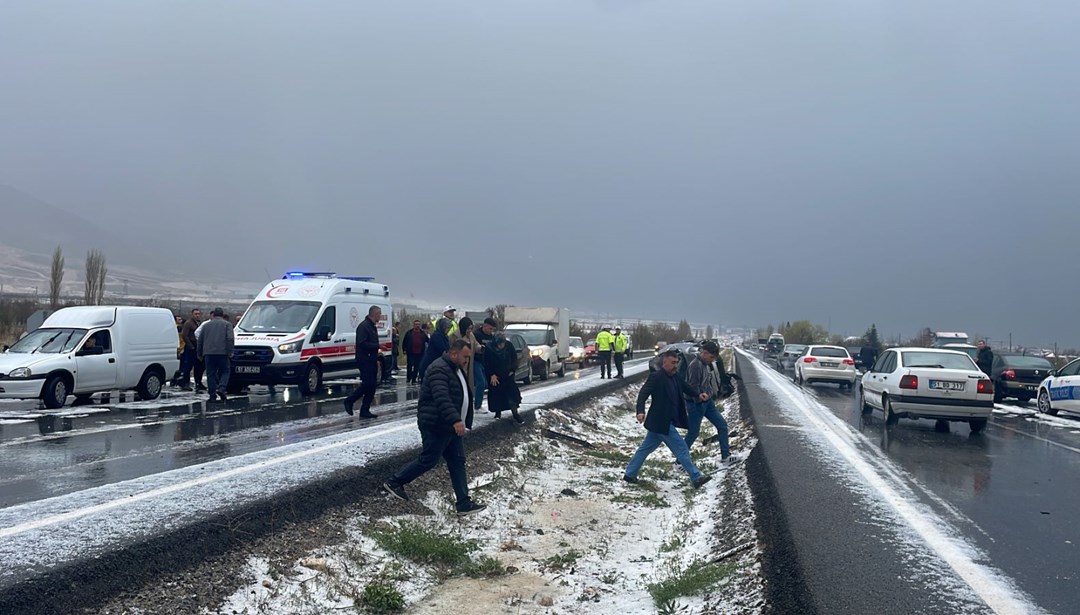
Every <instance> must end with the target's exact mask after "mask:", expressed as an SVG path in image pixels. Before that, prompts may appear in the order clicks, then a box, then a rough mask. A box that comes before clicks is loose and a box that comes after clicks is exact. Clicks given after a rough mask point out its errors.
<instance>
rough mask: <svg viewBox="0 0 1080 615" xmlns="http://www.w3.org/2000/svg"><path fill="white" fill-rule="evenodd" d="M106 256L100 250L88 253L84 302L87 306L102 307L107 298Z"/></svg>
mask: <svg viewBox="0 0 1080 615" xmlns="http://www.w3.org/2000/svg"><path fill="white" fill-rule="evenodd" d="M108 271H109V270H108V269H107V268H106V267H105V255H104V254H102V253H101V251H99V250H90V251H89V252H87V253H86V286H85V289H84V290H85V292H84V293H83V301H84V302H85V303H86V305H101V301H102V299H104V298H105V274H106V273H107V272H108Z"/></svg>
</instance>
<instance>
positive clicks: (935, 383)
mask: <svg viewBox="0 0 1080 615" xmlns="http://www.w3.org/2000/svg"><path fill="white" fill-rule="evenodd" d="M930 388H931V389H938V390H941V391H963V390H964V383H963V382H953V381H951V380H931V381H930Z"/></svg>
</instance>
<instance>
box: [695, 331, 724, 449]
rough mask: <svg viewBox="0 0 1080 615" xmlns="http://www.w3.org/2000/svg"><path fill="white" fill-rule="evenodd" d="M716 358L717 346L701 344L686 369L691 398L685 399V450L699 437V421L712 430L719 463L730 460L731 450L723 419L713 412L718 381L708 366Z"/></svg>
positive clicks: (718, 347) (717, 391)
mask: <svg viewBox="0 0 1080 615" xmlns="http://www.w3.org/2000/svg"><path fill="white" fill-rule="evenodd" d="M719 355H720V346H718V345H717V343H716V342H713V341H705V342H702V343H701V350H700V352H698V356H697V358H695V359H694V360H693V361H692V362H691V363H690V366H689V367H687V368H686V384H687V385H689V386H690V388H691V389H692V390H693V394H692V395H687V396H686V414H687V424H688V426H687V429H686V437H685V441H686V448H687V449H689V448H690V447H691V446H693V445H694V441H695V440H697V437H698V434H700V433H701V421H702V419H706V418H707V419H709V422H710V423H712V424H713V425H714V426H715V427H716V440H717V441H718V442H720V458H721V460H722V461H729V460H730V459H731V448H730V446H729V445H728V424H727V421H725V420H724V415H722V414H720V410H718V409H717V408H716V402H715V400H716V399H717V398H718V397H719V395H720V380H719V378H718V376H717V371H716V370H714V369H712V367H711V366H712V364H713V362H714V361H716V358H717V357H718V356H719ZM703 397H704V399H702V398H703Z"/></svg>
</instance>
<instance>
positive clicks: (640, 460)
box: [626, 425, 701, 481]
mask: <svg viewBox="0 0 1080 615" xmlns="http://www.w3.org/2000/svg"><path fill="white" fill-rule="evenodd" d="M661 444H666V445H667V447H668V449H670V450H671V452H672V454H673V455H675V459H676V460H677V461H678V462H679V465H681V466H682V467H683V469H684V470H686V473H687V474H689V475H690V480H694V481H696V480H697V479H699V478H701V471H700V470H698V469H697V466H695V465H694V462H693V460H692V459H690V448H689V447H687V446H686V441H685V440H683V438H682V436H680V435H679V432H677V431H675V426H674V425H668V432H667V433H666V434H660V433H656V432H654V431H649V432H646V433H645V439H644V440H642V442H641V446H639V447H638V450H637V452H636V453H634V457H633V458H632V459H631V460H630V465H628V466H626V475H627V476H629V477H630V478H637V473H638V470H640V469H641V466H642V465H643V464H644V463H645V459H647V458H648V457H649V455H650V454H651V453H652V452H653V451H655V450H656V449H657V447H659V446H660V445H661Z"/></svg>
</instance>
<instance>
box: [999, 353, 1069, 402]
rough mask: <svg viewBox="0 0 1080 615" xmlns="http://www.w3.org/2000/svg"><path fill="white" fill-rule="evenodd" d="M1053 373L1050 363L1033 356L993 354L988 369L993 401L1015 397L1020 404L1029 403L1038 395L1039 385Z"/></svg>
mask: <svg viewBox="0 0 1080 615" xmlns="http://www.w3.org/2000/svg"><path fill="white" fill-rule="evenodd" d="M1053 371H1054V366H1053V365H1051V364H1050V361H1048V360H1046V359H1044V358H1042V357H1038V356H1034V355H1023V354H1019V353H1010V352H995V353H994V364H993V367H991V368H990V372H991V373H990V374H988V375H989V376H990V379H991V380H993V381H994V401H1002V400H1003V399H1005V398H1006V397H1015V398H1016V399H1019V400H1020V401H1021V402H1028V401H1031V399H1032V398H1033V397H1035V396H1036V395H1038V394H1039V384H1040V383H1042V381H1043V380H1045V379H1046V377H1047V376H1049V375H1050V374H1051V373H1052V372H1053Z"/></svg>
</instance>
